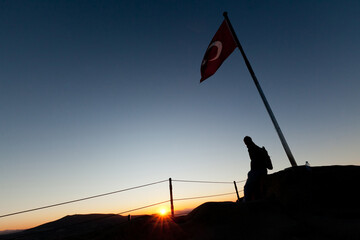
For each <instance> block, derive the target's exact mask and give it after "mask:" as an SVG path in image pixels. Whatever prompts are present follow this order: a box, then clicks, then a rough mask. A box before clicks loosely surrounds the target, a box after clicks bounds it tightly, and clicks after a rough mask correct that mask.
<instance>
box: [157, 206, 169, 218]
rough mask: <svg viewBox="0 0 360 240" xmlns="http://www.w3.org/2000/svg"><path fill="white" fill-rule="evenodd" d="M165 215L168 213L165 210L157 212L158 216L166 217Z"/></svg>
mask: <svg viewBox="0 0 360 240" xmlns="http://www.w3.org/2000/svg"><path fill="white" fill-rule="evenodd" d="M167 213H168V211H167V210H166V209H165V208H161V209H160V210H159V214H160V216H166V215H167Z"/></svg>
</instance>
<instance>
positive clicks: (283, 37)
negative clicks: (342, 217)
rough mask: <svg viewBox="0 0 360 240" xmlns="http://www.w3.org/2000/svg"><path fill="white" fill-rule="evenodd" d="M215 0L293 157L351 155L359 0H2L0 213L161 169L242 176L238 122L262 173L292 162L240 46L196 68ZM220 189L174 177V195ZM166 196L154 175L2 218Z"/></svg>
mask: <svg viewBox="0 0 360 240" xmlns="http://www.w3.org/2000/svg"><path fill="white" fill-rule="evenodd" d="M224 11H227V12H228V16H229V18H230V21H231V23H232V25H233V27H234V29H235V31H236V33H237V36H238V38H239V40H240V42H241V44H242V46H243V48H244V50H245V52H246V54H247V56H248V58H249V60H250V62H251V64H252V67H253V69H254V71H255V74H256V76H257V78H258V80H259V82H260V84H261V86H262V88H263V91H264V93H265V95H266V97H267V99H268V101H269V103H270V105H271V107H272V110H273V112H274V114H275V116H276V118H277V120H278V122H279V125H280V127H281V128H282V131H283V133H284V135H285V138H286V140H287V142H288V144H289V146H290V148H291V151H292V153H293V155H294V157H295V159H296V161H297V163H298V165H304V164H305V161H308V162H309V163H310V164H311V166H324V165H359V163H360V162H359V156H360V147H359V146H360V125H359V122H360V106H359V105H360V104H359V103H360V94H359V92H360V64H359V63H360V45H359V43H360V1H358V0H354V1H332V0H323V1H320V0H319V1H313V0H308V1H306V0H305V1H265V0H263V1H260V0H259V1H254V0H253V1H243V0H236V1H226V0H221V1H175V0H168V1H165V0H163V1H159V0H157V1H73V0H71V1H70V0H69V1H16V0H14V1H10V0H9V1H3V0H0V215H4V214H8V213H12V212H18V211H22V210H27V209H31V208H37V207H42V206H46V205H51V204H56V203H59V202H64V201H69V200H73V199H78V198H83V197H87V196H92V195H97V194H102V193H106V192H111V191H116V190H119V189H124V188H128V187H133V186H137V185H142V184H147V183H151V182H156V181H160V180H164V179H168V178H169V177H171V178H173V179H186V180H206V181H230V182H231V181H234V180H236V181H239V180H245V179H246V177H247V176H246V174H247V172H248V171H249V170H250V159H249V156H248V152H247V148H246V146H245V145H244V143H243V137H244V136H246V135H249V136H251V137H252V138H253V140H254V142H255V143H256V144H258V145H259V146H265V147H266V149H267V150H268V152H269V155H270V156H271V158H272V161H273V166H274V169H273V170H272V171H270V172H269V173H273V172H276V171H280V170H283V169H285V168H288V167H290V166H291V165H290V163H289V160H288V159H287V156H286V154H285V151H284V149H283V147H282V145H281V142H280V140H279V138H278V136H277V133H276V131H275V129H274V126H273V125H272V122H271V120H270V118H269V116H268V114H267V112H266V109H265V107H264V105H263V103H262V101H261V98H260V96H259V94H258V92H257V90H256V87H255V85H254V83H253V81H252V79H251V76H250V74H249V72H248V70H247V68H246V65H245V63H244V61H243V59H242V56H241V54H240V52H239V50H238V49H235V51H234V52H233V53H232V55H230V57H229V58H228V59H226V61H225V62H224V63H223V65H222V66H221V67H220V69H219V70H218V71H217V72H216V73H215V74H214V75H213V76H212V77H210V78H209V79H207V80H205V81H204V82H202V83H201V84H200V83H199V81H200V65H201V60H202V58H203V56H204V53H205V51H206V48H207V46H208V44H209V42H210V40H211V39H212V37H213V36H214V34H215V32H216V31H217V29H218V27H219V26H220V24H221V22H222V21H223V16H222V13H223V12H224ZM239 187H240V188H241V189H242V186H239ZM231 191H233V186H232V185H231V184H230V185H215V186H213V185H199V184H185V183H174V197H175V198H183V197H193V196H201V195H211V194H217V193H226V192H231ZM335 195H336V191H334V196H335ZM168 198H169V192H168V185H167V183H163V184H159V185H156V186H152V187H149V188H144V189H138V190H134V191H132V192H129V193H119V194H117V195H112V196H107V197H104V198H98V199H92V200H89V201H86V202H85V201H84V202H79V203H75V204H71V205H66V206H61V207H58V208H51V209H45V210H40V211H34V212H31V213H26V214H21V215H15V216H11V217H6V218H0V231H1V230H4V229H21V228H26V227H34V226H36V225H39V224H42V223H45V222H47V221H50V220H56V219H58V218H61V217H63V216H65V215H69V214H77V213H94V212H95V213H119V212H122V211H126V210H128V209H132V208H136V207H141V206H144V205H148V204H152V203H156V202H161V201H164V200H167V199H168ZM210 200H214V199H206V201H210ZM217 200H219V201H222V200H230V201H235V200H236V198H235V195H233V196H228V197H226V196H225V197H223V198H218V199H217ZM202 201H205V199H204V200H202ZM196 204H197V202H195V201H193V202H191V201H188V202H181V203H180V202H179V204H177V205H175V208H177V209H178V210H180V209H182V208H191V207H195V206H196ZM167 205H168V204H167ZM167 205H166V207H168V206H167ZM154 211H156V208H155V210H154ZM138 213H142V212H136V213H134V214H138Z"/></svg>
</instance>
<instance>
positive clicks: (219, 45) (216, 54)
mask: <svg viewBox="0 0 360 240" xmlns="http://www.w3.org/2000/svg"><path fill="white" fill-rule="evenodd" d="M235 48H236V42H235V40H234V38H233V36H232V34H231V31H230V29H229V26H228V24H227V23H226V20H224V21H223V23H222V24H221V26H220V28H219V30H218V31H217V32H216V33H215V36H214V37H213V39H212V40H211V42H210V44H209V46H208V48H207V49H206V52H205V55H204V58H203V60H202V62H201V79H200V82H202V81H204V80H205V79H207V78H208V77H210V76H211V75H213V74H214V73H215V72H216V70H218V68H219V67H220V66H221V64H222V63H223V62H224V61H225V59H226V58H227V57H228V56H229V55H230V54H231V53H232V52H233V51H234V49H235Z"/></svg>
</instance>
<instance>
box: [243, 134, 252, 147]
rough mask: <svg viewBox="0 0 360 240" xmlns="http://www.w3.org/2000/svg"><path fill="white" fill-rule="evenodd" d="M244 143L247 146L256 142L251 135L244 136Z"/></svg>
mask: <svg viewBox="0 0 360 240" xmlns="http://www.w3.org/2000/svg"><path fill="white" fill-rule="evenodd" d="M244 143H245V144H246V146H249V145H252V144H254V142H253V141H252V139H251V137H249V136H246V137H244Z"/></svg>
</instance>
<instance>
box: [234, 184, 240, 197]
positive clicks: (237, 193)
mask: <svg viewBox="0 0 360 240" xmlns="http://www.w3.org/2000/svg"><path fill="white" fill-rule="evenodd" d="M234 186H235V191H236V195H237V199H238V202H240V196H239V191H238V188H237V186H236V182H235V181H234Z"/></svg>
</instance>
